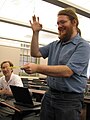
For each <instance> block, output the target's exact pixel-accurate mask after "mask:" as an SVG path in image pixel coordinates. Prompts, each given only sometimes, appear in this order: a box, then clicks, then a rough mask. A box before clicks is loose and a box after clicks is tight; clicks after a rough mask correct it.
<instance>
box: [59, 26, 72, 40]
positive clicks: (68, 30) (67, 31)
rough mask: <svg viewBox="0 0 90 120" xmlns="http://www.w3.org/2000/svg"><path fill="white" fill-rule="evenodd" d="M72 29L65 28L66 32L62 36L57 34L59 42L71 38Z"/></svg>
mask: <svg viewBox="0 0 90 120" xmlns="http://www.w3.org/2000/svg"><path fill="white" fill-rule="evenodd" d="M72 33H73V30H72V27H71V28H69V29H67V30H66V33H65V34H64V35H62V36H59V39H60V41H61V42H68V41H69V40H70V39H71V36H72Z"/></svg>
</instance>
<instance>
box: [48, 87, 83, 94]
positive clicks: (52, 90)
mask: <svg viewBox="0 0 90 120" xmlns="http://www.w3.org/2000/svg"><path fill="white" fill-rule="evenodd" d="M49 90H50V91H51V92H54V93H59V94H82V93H77V92H66V91H59V90H56V89H53V88H49Z"/></svg>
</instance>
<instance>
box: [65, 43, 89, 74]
mask: <svg viewBox="0 0 90 120" xmlns="http://www.w3.org/2000/svg"><path fill="white" fill-rule="evenodd" d="M89 58H90V45H88V44H84V43H81V44H79V45H78V47H77V49H76V50H75V52H74V54H73V55H72V56H71V58H70V59H69V61H68V63H67V66H69V67H70V68H71V69H72V70H73V71H74V72H75V73H77V74H79V75H81V74H82V75H83V73H86V72H85V71H86V70H87V66H88V62H89Z"/></svg>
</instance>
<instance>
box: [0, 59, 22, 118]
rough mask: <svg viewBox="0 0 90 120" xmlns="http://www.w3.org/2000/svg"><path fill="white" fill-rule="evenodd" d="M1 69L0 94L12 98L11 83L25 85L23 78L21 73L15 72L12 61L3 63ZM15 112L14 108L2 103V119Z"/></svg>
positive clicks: (4, 97) (5, 97) (0, 108)
mask: <svg viewBox="0 0 90 120" xmlns="http://www.w3.org/2000/svg"><path fill="white" fill-rule="evenodd" d="M1 71H2V73H3V76H2V77H1V78H0V96H1V98H3V99H12V96H13V95H12V92H11V89H10V85H15V86H21V87H23V83H22V80H21V78H20V76H19V75H16V74H14V73H13V64H12V62H10V61H4V62H2V63H1ZM12 114H14V110H12V109H10V108H8V107H6V106H2V105H0V120H1V119H3V118H6V119H7V118H8V116H9V115H12Z"/></svg>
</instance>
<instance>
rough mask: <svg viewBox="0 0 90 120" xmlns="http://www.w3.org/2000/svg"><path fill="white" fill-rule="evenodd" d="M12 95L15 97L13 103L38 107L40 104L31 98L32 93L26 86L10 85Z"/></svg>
mask: <svg viewBox="0 0 90 120" xmlns="http://www.w3.org/2000/svg"><path fill="white" fill-rule="evenodd" d="M10 88H11V91H12V93H13V97H14V99H15V102H14V104H17V105H21V106H25V107H38V106H41V103H40V102H35V101H33V100H32V95H31V94H30V91H29V89H28V88H27V87H19V86H13V85H10Z"/></svg>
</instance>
